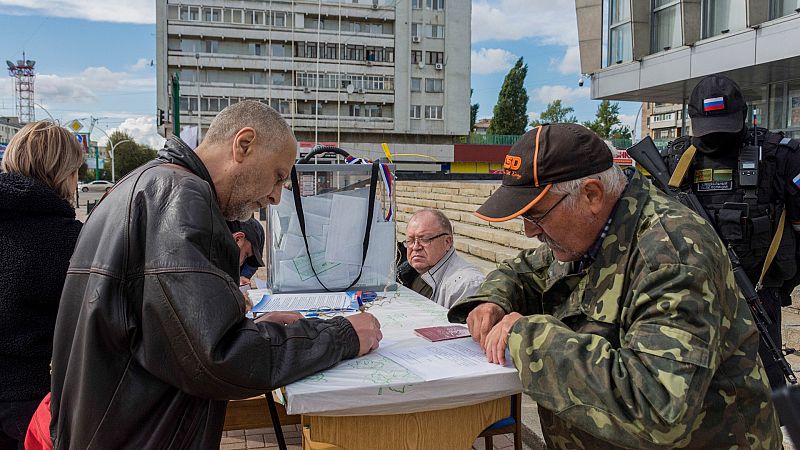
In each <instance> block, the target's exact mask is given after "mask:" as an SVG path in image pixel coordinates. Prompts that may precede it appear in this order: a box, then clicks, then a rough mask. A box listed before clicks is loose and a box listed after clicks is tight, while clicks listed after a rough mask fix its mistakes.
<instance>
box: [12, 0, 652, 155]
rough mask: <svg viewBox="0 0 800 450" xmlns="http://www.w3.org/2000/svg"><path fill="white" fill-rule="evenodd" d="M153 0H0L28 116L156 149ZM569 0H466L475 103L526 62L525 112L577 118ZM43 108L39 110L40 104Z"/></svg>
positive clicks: (488, 110) (579, 100) (587, 110)
mask: <svg viewBox="0 0 800 450" xmlns="http://www.w3.org/2000/svg"><path fill="white" fill-rule="evenodd" d="M155 1H156V0H103V1H99V0H91V1H85V0H0V12H1V13H0V50H2V51H0V57H2V58H5V59H9V60H12V61H16V60H18V59H21V58H22V52H23V51H24V52H25V53H26V58H27V59H33V60H35V61H36V70H37V73H38V75H37V77H36V95H35V101H36V103H37V106H36V117H37V118H38V119H42V118H47V117H48V113H49V115H51V116H52V117H53V118H55V119H58V120H60V121H61V123H67V122H69V121H71V120H73V119H79V120H81V122H82V123H84V124H85V125H88V123H89V117H90V116H91V117H95V118H98V121H97V125H96V128H98V129H99V130H100V131H101V132H100V133H97V134H96V135H95V134H93V135H92V138H93V139H96V140H98V141H100V143H101V145H102V144H103V142H104V141H105V139H104V137H103V135H102V131H105V132H106V133H108V134H111V132H112V131H113V130H115V129H121V130H124V131H126V132H128V133H129V134H131V135H132V136H133V137H134V138H135V139H136V140H137V141H139V142H141V143H146V144H149V145H151V146H154V147H159V146H161V144H162V143H163V139H162V138H161V137H160V136H158V135H157V134H156V131H155V130H156V126H155V111H156V94H155V90H156V79H155V75H156V68H155V66H154V65H151V61H152V62H153V64H154V63H155V48H156V36H155ZM577 43H578V33H577V24H576V19H575V1H574V0H472V52H471V54H472V87H473V89H474V93H473V96H472V102H473V103H479V104H480V109H479V111H478V117H479V118H488V117H491V116H492V109H493V107H494V104H495V103H496V101H497V95H498V93H499V92H500V87H501V86H502V84H503V79H504V77H505V75H506V73H507V72H508V69H510V68H511V67H512V66H513V65H514V63H515V62H516V60H517V59H518V58H519V57H523V58H524V60H525V62H526V63H527V64H528V76H527V78H526V80H525V87H526V89H527V91H528V96H529V97H530V101H529V102H528V114H529V116H530V117H531V118H536V117H537V116H538V114H539V113H540V112H541V111H543V110H544V108H545V107H546V106H547V103H548V102H550V101H552V100H554V99H561V100H562V103H564V104H566V105H569V106H572V107H573V108H575V115H576V116H577V118H578V119H579V120H581V121H584V120H591V119H592V118H593V117H594V113H595V110H596V109H597V104H598V103H599V102H598V101H594V100H591V99H590V96H589V91H590V90H589V82H588V80H587V82H586V83H584V86H583V87H579V86H578V78H579V77H580V66H579V52H578V47H577ZM620 106H621V112H622V115H621V119H622V120H623V123H626V124H633V122H634V119H635V116H636V114H637V112H638V111H639V107H640V104H639V103H626V102H623V103H621V104H620ZM45 110H46V111H45ZM0 115H14V88H13V80H12V79H11V78H10V77H7V76H3V77H0Z"/></svg>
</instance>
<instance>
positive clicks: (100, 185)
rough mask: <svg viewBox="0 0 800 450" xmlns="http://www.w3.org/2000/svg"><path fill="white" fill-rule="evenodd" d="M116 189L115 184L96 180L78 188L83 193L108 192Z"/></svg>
mask: <svg viewBox="0 0 800 450" xmlns="http://www.w3.org/2000/svg"><path fill="white" fill-rule="evenodd" d="M112 187H114V183H112V182H110V181H106V180H95V181H90V182H88V183H78V188H79V189H80V190H81V192H89V191H100V192H102V191H108V190H109V189H111V188H112Z"/></svg>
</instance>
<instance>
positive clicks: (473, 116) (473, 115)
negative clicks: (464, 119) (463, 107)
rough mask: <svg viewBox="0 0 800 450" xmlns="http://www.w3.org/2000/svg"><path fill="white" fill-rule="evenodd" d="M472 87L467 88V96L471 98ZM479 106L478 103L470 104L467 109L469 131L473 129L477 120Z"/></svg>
mask: <svg viewBox="0 0 800 450" xmlns="http://www.w3.org/2000/svg"><path fill="white" fill-rule="evenodd" d="M473 91H474V89H470V90H469V98H470V99H472V92H473ZM480 107H481V105H480V104H479V103H473V104H472V105H470V108H469V109H470V111H469V132H470V133H472V132H473V131H475V122H476V121H477V120H478V109H479V108H480Z"/></svg>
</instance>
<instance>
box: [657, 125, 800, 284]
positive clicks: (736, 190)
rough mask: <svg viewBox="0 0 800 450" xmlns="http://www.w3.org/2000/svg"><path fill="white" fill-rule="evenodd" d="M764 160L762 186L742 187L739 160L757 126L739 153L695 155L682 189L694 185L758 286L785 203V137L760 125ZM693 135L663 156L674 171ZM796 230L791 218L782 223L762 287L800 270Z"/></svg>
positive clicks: (760, 172)
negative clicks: (781, 150)
mask: <svg viewBox="0 0 800 450" xmlns="http://www.w3.org/2000/svg"><path fill="white" fill-rule="evenodd" d="M757 131H758V143H759V145H760V146H761V151H760V153H761V159H760V162H759V163H758V185H757V186H754V187H752V188H744V187H742V186H740V179H739V158H740V152H741V151H742V150H743V149H744V148H745V145H746V144H747V143H750V144H752V143H753V142H754V141H753V132H754V131H753V130H752V129H750V130H748V133H747V137H746V140H745V141H744V142H742V143H741V146H740V147H739V149H737V151H730V152H718V153H724V154H713V155H707V154H704V153H702V152H700V151H697V152H696V153H695V156H694V159H693V161H692V164H691V165H690V167H689V170H688V171H687V172H686V176H685V178H684V179H683V183H682V184H681V189H691V190H692V191H693V192H694V193H695V194H696V195H697V197H698V199H699V200H700V202H701V203H702V204H703V206H704V207H705V209H706V211H707V212H708V215H709V217H711V219H712V220H713V221H714V227H715V228H716V230H717V232H718V233H719V235H720V237H721V238H722V240H723V241H724V242H725V243H726V244H729V245H731V246H732V247H733V250H734V251H735V252H736V254H737V255H738V256H739V259H740V260H741V263H742V266H743V268H744V269H745V271H746V273H747V275H748V277H749V278H750V280H751V281H752V282H753V284H755V283H756V282H757V281H758V278H759V276H760V274H761V269H762V266H763V264H764V259H765V258H766V255H767V250H768V249H769V246H770V243H771V242H772V237H773V236H774V235H775V231H776V228H777V226H778V220H779V218H780V215H781V212H782V211H783V205H784V198H783V197H784V189H783V185H782V184H781V180H780V178H779V177H778V164H779V161H778V160H777V159H776V153H777V152H776V151H777V149H778V146H780V145H787V144H786V142H785V141H784V143H782V140H783V135H781V134H777V133H771V132H769V131H767V130H766V129H763V128H758V129H757ZM690 144H691V139H690V137H688V136H684V137H681V138H678V139H676V140H675V141H673V142H671V143H670V145H669V147H668V148H667V150H666V154H665V159H666V163H667V166H668V167H669V170H670V172H673V171H674V170H675V168H676V166H677V164H678V161H679V160H680V157H681V155H683V152H684V151H685V150H686V149H687V148H689V145H690ZM795 245H796V243H795V233H794V231H793V229H792V227H791V224H790V223H789V221H788V220H787V221H786V225H785V227H784V233H783V238H782V239H781V245H780V247H779V248H778V253H777V254H776V256H775V259H774V260H773V262H772V265H771V266H770V269H769V271H768V272H767V275H766V276H765V277H764V287H770V288H778V287H782V286H783V284H784V282H786V281H787V280H790V279H791V278H793V277H794V275H795V272H796V271H797V258H796V256H795Z"/></svg>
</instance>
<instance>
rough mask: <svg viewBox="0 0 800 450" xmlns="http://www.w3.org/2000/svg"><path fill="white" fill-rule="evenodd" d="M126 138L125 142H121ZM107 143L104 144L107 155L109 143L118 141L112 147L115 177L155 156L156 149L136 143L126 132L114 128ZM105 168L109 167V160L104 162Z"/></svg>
mask: <svg viewBox="0 0 800 450" xmlns="http://www.w3.org/2000/svg"><path fill="white" fill-rule="evenodd" d="M125 140H127V142H122V141H125ZM109 141H110V142H109V144H108V145H107V146H106V148H107V151H108V152H109V156H110V153H111V143H117V142H120V144H118V145H117V146H116V148H115V149H114V158H115V159H116V161H114V169H115V170H116V172H117V173H116V179H117V180H119V179H120V178H122V177H124V176H125V175H127V174H128V173H129V172H131V171H133V170H134V169H136V168H137V167H139V166H141V165H142V164H144V163H146V162H148V161H150V160H151V159H153V158H155V157H156V153H157V152H156V150H155V149H153V148H151V147H149V146H147V145H144V144H137V143H136V141H134V139H133V137H131V135H129V134H128V133H126V132H124V131H120V130H116V131H114V132H113V133H111V135H110V136H109ZM106 169H109V172H110V169H111V163H110V161H109V162H108V163H107V164H106Z"/></svg>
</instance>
